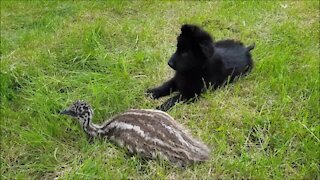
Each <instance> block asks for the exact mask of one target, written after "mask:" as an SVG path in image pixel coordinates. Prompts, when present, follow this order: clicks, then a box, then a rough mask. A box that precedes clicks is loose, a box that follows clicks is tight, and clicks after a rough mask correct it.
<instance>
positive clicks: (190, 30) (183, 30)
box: [181, 24, 197, 34]
mask: <svg viewBox="0 0 320 180" xmlns="http://www.w3.org/2000/svg"><path fill="white" fill-rule="evenodd" d="M196 29H197V27H196V26H194V25H190V24H184V25H182V26H181V33H182V34H191V33H193V32H194V31H195V30H196Z"/></svg>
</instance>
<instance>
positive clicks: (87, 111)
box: [60, 100, 93, 126]
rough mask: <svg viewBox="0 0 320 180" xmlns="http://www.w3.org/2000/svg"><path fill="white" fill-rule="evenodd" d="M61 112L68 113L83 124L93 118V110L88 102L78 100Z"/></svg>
mask: <svg viewBox="0 0 320 180" xmlns="http://www.w3.org/2000/svg"><path fill="white" fill-rule="evenodd" d="M60 114H66V115H69V116H71V117H73V118H76V119H78V120H79V123H80V124H81V125H82V126H83V125H85V124H86V123H88V122H89V121H90V120H91V119H92V116H93V110H92V108H91V106H90V105H89V104H88V103H86V102H84V101H81V100H78V101H76V102H74V103H73V104H72V105H71V106H70V107H69V108H67V109H65V110H63V111H61V112H60Z"/></svg>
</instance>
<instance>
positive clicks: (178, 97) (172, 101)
mask: <svg viewBox="0 0 320 180" xmlns="http://www.w3.org/2000/svg"><path fill="white" fill-rule="evenodd" d="M181 100H182V97H181V95H180V94H178V95H176V96H173V97H172V98H170V99H168V100H167V101H166V102H164V103H163V104H161V105H160V106H158V107H157V108H156V109H158V110H161V111H168V110H169V109H171V108H172V107H173V106H174V105H175V104H176V103H178V102H180V101H181Z"/></svg>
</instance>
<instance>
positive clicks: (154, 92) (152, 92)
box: [146, 89, 160, 99]
mask: <svg viewBox="0 0 320 180" xmlns="http://www.w3.org/2000/svg"><path fill="white" fill-rule="evenodd" d="M146 96H148V97H150V98H152V99H158V98H159V97H160V93H159V91H158V90H157V89H148V90H147V92H146Z"/></svg>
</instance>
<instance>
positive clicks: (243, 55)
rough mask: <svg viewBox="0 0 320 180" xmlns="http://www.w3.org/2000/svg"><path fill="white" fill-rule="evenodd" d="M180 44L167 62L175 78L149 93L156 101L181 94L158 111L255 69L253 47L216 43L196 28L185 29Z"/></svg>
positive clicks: (222, 42) (186, 25)
mask: <svg viewBox="0 0 320 180" xmlns="http://www.w3.org/2000/svg"><path fill="white" fill-rule="evenodd" d="M177 41H178V44H177V50H176V52H175V53H174V54H173V55H172V57H171V58H170V60H169V62H168V65H169V66H170V67H171V68H172V69H174V70H175V72H176V73H175V76H174V77H173V78H172V79H170V80H169V81H167V82H165V83H164V84H163V85H161V86H160V87H157V88H153V89H149V90H147V93H149V94H150V95H151V97H152V98H154V99H157V98H160V97H162V96H166V95H169V94H170V93H172V92H174V91H178V92H179V93H178V94H177V95H175V96H174V97H172V98H170V99H169V100H167V101H166V102H164V103H163V104H162V105H161V106H159V107H157V109H160V110H163V111H167V110H169V109H170V108H171V107H172V106H174V104H175V103H177V102H179V101H180V100H181V101H184V102H187V101H188V102H189V101H190V100H194V99H195V97H196V96H198V95H200V94H201V93H202V92H203V91H205V90H206V89H207V88H208V87H212V88H213V89H216V88H218V87H219V86H222V85H224V84H226V83H227V82H229V83H230V82H232V81H233V80H234V79H235V78H236V77H237V76H240V75H242V74H245V73H247V72H249V71H250V69H251V68H252V66H253V65H252V59H251V54H250V50H252V49H253V48H254V45H251V46H249V47H245V46H244V45H243V44H242V43H241V42H238V41H234V40H222V41H218V42H213V40H212V38H211V36H210V35H209V34H208V33H207V32H205V31H204V30H202V29H201V28H199V27H197V26H195V25H188V24H185V25H183V26H182V27H181V34H180V35H179V36H178V38H177Z"/></svg>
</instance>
